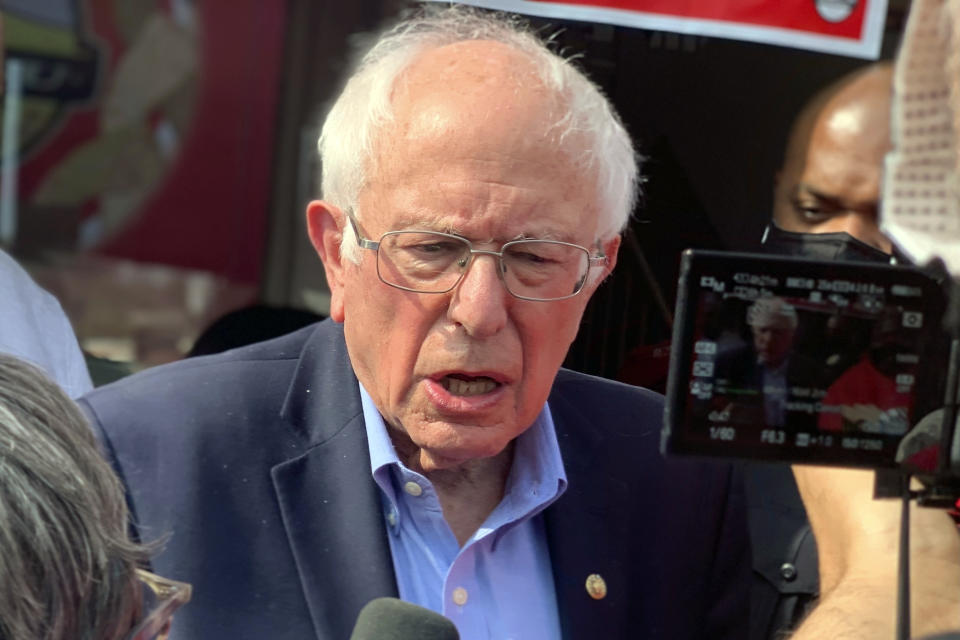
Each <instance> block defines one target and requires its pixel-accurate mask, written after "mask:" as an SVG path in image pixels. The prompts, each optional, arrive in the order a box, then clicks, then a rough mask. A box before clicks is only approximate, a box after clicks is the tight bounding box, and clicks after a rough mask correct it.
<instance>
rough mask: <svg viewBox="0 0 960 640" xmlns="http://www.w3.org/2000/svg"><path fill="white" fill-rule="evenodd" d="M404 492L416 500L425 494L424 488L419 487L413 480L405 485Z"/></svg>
mask: <svg viewBox="0 0 960 640" xmlns="http://www.w3.org/2000/svg"><path fill="white" fill-rule="evenodd" d="M403 490H404V491H406V492H407V493H409V494H410V495H412V496H413V497H414V498H416V497H417V496H419V495H420V494H421V493H423V487H421V486H420V485H418V484H417V483H416V482H414V481H413V480H411V481H410V482H408V483H406V484H405V485H403Z"/></svg>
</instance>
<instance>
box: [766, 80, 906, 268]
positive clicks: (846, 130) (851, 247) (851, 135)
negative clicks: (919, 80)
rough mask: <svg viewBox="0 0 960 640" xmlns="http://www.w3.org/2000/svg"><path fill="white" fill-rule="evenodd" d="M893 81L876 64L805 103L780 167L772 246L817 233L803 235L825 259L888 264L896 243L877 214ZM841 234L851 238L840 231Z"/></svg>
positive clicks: (777, 179)
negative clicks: (785, 238)
mask: <svg viewBox="0 0 960 640" xmlns="http://www.w3.org/2000/svg"><path fill="white" fill-rule="evenodd" d="M892 80H893V68H892V66H891V65H890V64H889V63H886V62H881V63H877V64H872V65H869V66H866V67H863V68H861V69H858V70H856V71H854V72H853V73H851V74H849V75H846V76H844V77H842V78H841V79H840V80H838V81H837V82H834V83H833V84H831V85H830V86H828V87H827V88H825V89H823V90H822V91H820V92H819V93H818V94H817V95H815V96H814V98H813V99H811V100H810V101H809V102H808V103H807V104H806V105H805V106H804V107H803V109H802V110H801V112H800V114H799V116H798V117H797V119H796V121H795V122H794V124H793V127H792V129H791V131H790V138H789V140H788V142H787V150H786V154H785V156H784V160H783V167H782V168H781V169H780V171H779V172H777V176H776V180H775V186H774V198H773V222H774V225H775V226H776V229H774V228H771V230H770V231H769V232H768V234H767V243H768V244H769V243H770V242H771V240H774V239H779V238H781V237H783V236H788V237H790V238H793V239H796V238H795V236H796V235H797V234H816V237H807V238H803V239H799V240H802V241H806V242H808V243H809V244H808V245H807V246H810V244H812V245H813V246H819V247H820V248H821V249H822V250H824V252H825V253H824V254H822V255H820V254H818V256H819V257H823V258H831V259H847V258H849V259H868V260H873V261H878V262H889V255H890V253H891V251H892V250H893V245H892V243H891V242H890V240H889V239H888V238H887V237H885V236H884V235H883V234H882V233H881V232H880V228H879V227H878V221H877V213H878V210H879V201H880V183H881V177H882V173H883V159H884V156H885V155H886V153H887V152H888V151H889V150H890V98H891V94H892V91H893V85H892ZM784 232H786V233H784ZM843 233H846V234H848V236H850V237H848V238H842V237H841V236H838V235H837V234H843ZM826 247H830V248H832V249H835V251H834V252H832V253H831V252H829V251H828V250H827V249H826ZM807 255H809V253H808V254H807Z"/></svg>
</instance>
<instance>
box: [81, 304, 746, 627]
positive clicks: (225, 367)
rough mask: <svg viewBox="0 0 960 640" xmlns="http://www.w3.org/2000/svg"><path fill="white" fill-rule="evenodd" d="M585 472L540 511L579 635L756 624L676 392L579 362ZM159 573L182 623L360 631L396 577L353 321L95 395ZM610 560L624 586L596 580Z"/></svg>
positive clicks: (724, 505)
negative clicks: (672, 416)
mask: <svg viewBox="0 0 960 640" xmlns="http://www.w3.org/2000/svg"><path fill="white" fill-rule="evenodd" d="M549 402H550V408H551V411H552V414H553V419H554V422H555V423H556V430H557V436H558V440H559V443H560V448H561V452H562V456H563V460H564V465H565V467H566V471H567V476H568V479H569V487H568V489H567V491H566V493H565V494H564V495H563V497H561V498H560V499H559V500H558V501H557V502H556V503H555V504H553V505H552V506H551V507H549V508H548V509H546V510H545V511H544V512H543V514H542V517H543V518H544V523H545V527H546V532H547V537H548V547H549V551H550V558H551V563H552V566H553V573H554V582H555V587H556V595H557V602H558V608H559V613H560V617H561V628H562V630H563V637H564V638H567V639H574V638H590V639H593V638H611V639H615V638H651V639H653V638H657V639H663V640H684V639H687V638H711V639H718V638H731V639H732V638H743V637H745V636H746V629H747V626H748V622H747V607H748V604H747V597H748V593H749V588H748V585H749V572H750V560H749V552H748V544H747V533H746V525H745V514H744V500H743V492H742V483H740V482H739V481H738V480H737V478H738V476H737V475H735V474H734V473H733V471H732V470H731V467H730V466H728V465H723V464H713V463H706V462H702V461H691V460H664V459H662V458H661V456H660V455H659V453H658V442H659V433H660V425H661V419H662V418H661V414H662V399H661V398H660V396H658V395H657V394H654V393H652V392H649V391H645V390H641V389H637V388H634V387H630V386H627V385H623V384H619V383H615V382H610V381H606V380H602V379H599V378H593V377H590V376H585V375H581V374H577V373H573V372H570V371H565V370H561V371H560V372H559V374H558V375H557V378H556V381H555V383H554V386H553V389H552V392H551V395H550V399H549ZM81 405H82V406H83V407H84V409H85V411H86V412H87V414H88V416H89V417H90V419H91V422H92V424H93V427H94V429H95V431H96V433H97V435H98V437H99V438H100V440H101V442H102V444H103V447H104V449H105V452H106V454H107V455H108V457H109V458H110V460H111V462H112V464H113V465H114V468H115V469H116V470H117V472H118V473H119V474H120V477H121V479H122V480H123V482H124V483H125V485H126V487H127V491H128V495H129V500H130V504H131V509H132V511H133V516H134V518H135V521H136V523H137V526H138V532H139V535H140V537H141V538H142V539H143V540H145V541H150V540H159V539H164V537H165V536H166V543H165V545H164V547H163V549H162V550H161V551H160V552H159V553H158V554H157V555H156V556H155V559H154V569H155V570H156V571H157V572H158V573H159V574H161V575H164V576H168V577H170V578H175V579H178V580H185V581H188V582H191V583H192V584H193V585H194V596H193V600H192V601H191V602H190V603H189V604H188V605H187V606H186V607H184V608H183V609H182V610H181V611H180V612H179V613H178V614H177V616H176V619H175V623H174V628H173V635H172V636H171V637H174V638H177V639H178V640H191V639H194V640H213V639H218V638H231V640H236V639H243V638H250V639H253V640H261V639H262V638H271V639H272V640H280V639H291V640H293V639H296V640H304V639H306V638H332V639H338V638H342V639H346V638H348V637H349V635H350V632H351V630H352V628H353V624H354V621H355V620H356V616H357V613H358V611H359V610H360V608H361V607H362V606H363V605H364V604H365V603H366V602H368V601H369V600H371V599H373V598H376V597H379V596H396V595H397V587H396V582H395V579H394V575H393V565H392V561H391V558H390V549H389V544H388V541H387V537H386V536H387V532H386V528H385V525H384V515H383V512H382V509H381V503H380V498H379V496H378V489H377V487H376V485H375V484H374V482H373V480H372V478H371V474H370V461H369V454H368V450H367V442H366V431H365V429H364V424H363V412H362V410H361V405H360V396H359V391H358V387H357V379H356V377H355V376H354V374H353V370H352V368H351V365H350V361H349V357H348V355H347V351H346V346H345V344H344V339H343V329H342V326H341V325H338V324H336V323H333V322H331V321H325V322H322V323H320V324H318V325H314V326H312V327H308V328H306V329H303V330H301V331H298V332H296V333H293V334H290V335H289V336H285V337H282V338H278V339H276V340H271V341H269V342H264V343H260V344H256V345H252V346H250V347H246V348H242V349H237V350H234V351H230V352H227V353H225V354H220V355H216V356H210V357H204V358H197V359H192V360H185V361H182V362H178V363H174V364H171V365H166V366H162V367H157V368H155V369H151V370H148V371H145V372H143V373H141V374H138V375H135V376H132V377H130V378H127V379H125V380H121V381H120V382H117V383H115V384H113V385H110V386H107V387H103V388H101V389H98V390H96V391H94V392H92V393H90V394H89V395H87V396H86V397H85V398H84V399H83V400H82V401H81ZM594 573H597V574H600V575H601V576H602V577H603V578H604V580H605V581H606V584H607V591H608V593H607V596H606V597H605V598H603V599H600V600H595V599H593V598H591V597H590V595H589V594H588V593H587V591H586V588H585V581H586V579H587V576H588V575H590V574H594Z"/></svg>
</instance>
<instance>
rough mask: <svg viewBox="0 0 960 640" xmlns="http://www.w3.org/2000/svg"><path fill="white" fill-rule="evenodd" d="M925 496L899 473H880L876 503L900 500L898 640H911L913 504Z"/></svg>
mask: <svg viewBox="0 0 960 640" xmlns="http://www.w3.org/2000/svg"><path fill="white" fill-rule="evenodd" d="M921 493H922V492H920V491H911V490H910V476H909V475H907V474H904V473H902V472H901V471H899V470H896V469H878V470H877V471H876V475H875V476H874V488H873V497H874V499H879V498H895V497H899V498H900V505H901V509H900V542H899V544H898V547H897V626H896V633H895V636H894V638H895V640H910V501H911V500H914V499H917V498H919V497H920V495H921Z"/></svg>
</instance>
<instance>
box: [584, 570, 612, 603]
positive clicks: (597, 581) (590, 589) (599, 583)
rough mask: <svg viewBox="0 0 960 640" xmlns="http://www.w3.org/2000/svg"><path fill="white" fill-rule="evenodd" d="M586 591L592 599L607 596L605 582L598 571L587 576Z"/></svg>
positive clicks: (600, 598)
mask: <svg viewBox="0 0 960 640" xmlns="http://www.w3.org/2000/svg"><path fill="white" fill-rule="evenodd" d="M586 586H587V593H589V594H590V597H591V598H593V599H594V600H602V599H604V598H606V597H607V583H606V581H605V580H604V579H603V577H602V576H601V575H600V574H599V573H591V574H590V575H588V576H587V585H586Z"/></svg>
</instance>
